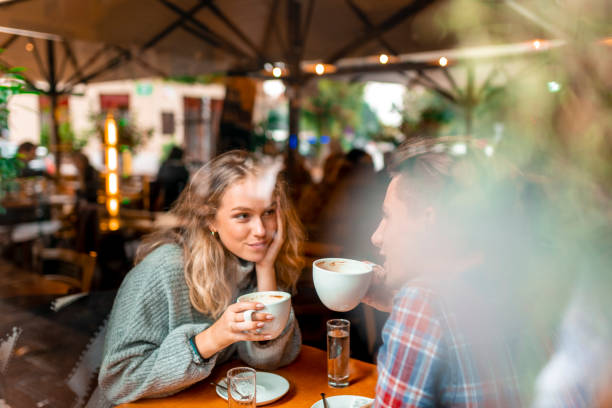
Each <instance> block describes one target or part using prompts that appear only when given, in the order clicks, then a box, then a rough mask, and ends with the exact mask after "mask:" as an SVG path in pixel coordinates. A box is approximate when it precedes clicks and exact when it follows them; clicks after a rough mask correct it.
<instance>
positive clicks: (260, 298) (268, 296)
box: [242, 293, 288, 305]
mask: <svg viewBox="0 0 612 408" xmlns="http://www.w3.org/2000/svg"><path fill="white" fill-rule="evenodd" d="M287 297H288V296H287V295H277V294H274V293H253V294H250V295H248V296H245V297H243V298H242V301H244V302H259V303H263V304H264V305H271V304H273V303H278V302H282V301H283V300H285V299H287Z"/></svg>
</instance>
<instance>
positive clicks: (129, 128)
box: [88, 113, 153, 151]
mask: <svg viewBox="0 0 612 408" xmlns="http://www.w3.org/2000/svg"><path fill="white" fill-rule="evenodd" d="M115 120H116V122H117V145H118V146H120V147H127V148H129V149H130V150H131V151H136V150H138V148H139V147H140V146H141V145H142V144H144V143H145V142H146V141H147V140H149V139H150V138H151V136H152V135H153V128H145V129H143V128H139V127H138V126H136V119H135V117H134V116H133V115H131V116H130V115H127V116H123V117H119V118H115ZM90 121H91V122H92V124H93V128H92V129H91V130H90V131H89V132H88V135H92V136H93V135H97V136H98V137H99V138H100V140H101V141H102V143H104V123H105V121H106V114H105V113H94V114H92V115H90Z"/></svg>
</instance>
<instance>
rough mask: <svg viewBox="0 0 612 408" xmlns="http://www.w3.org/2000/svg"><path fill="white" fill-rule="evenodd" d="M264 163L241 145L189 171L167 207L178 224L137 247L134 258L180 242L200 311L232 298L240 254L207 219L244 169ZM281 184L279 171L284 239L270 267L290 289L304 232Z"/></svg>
mask: <svg viewBox="0 0 612 408" xmlns="http://www.w3.org/2000/svg"><path fill="white" fill-rule="evenodd" d="M267 165H268V163H267V161H266V159H264V158H261V157H259V156H256V155H254V154H251V153H248V152H245V151H240V150H234V151H230V152H227V153H225V154H222V155H220V156H218V157H216V158H214V159H213V160H211V161H210V162H208V163H207V164H205V165H204V166H203V167H202V168H200V169H199V170H198V171H197V172H196V173H195V174H194V175H193V177H192V179H191V181H190V182H189V184H188V186H187V187H186V188H185V190H184V191H183V192H182V193H181V195H180V197H179V198H178V200H177V202H176V203H175V205H174V206H173V208H172V209H171V210H170V213H171V214H173V215H174V216H175V217H176V218H177V219H178V225H179V226H178V227H174V228H165V229H161V230H159V231H156V232H153V233H152V234H150V235H148V236H147V237H145V238H144V240H143V243H142V244H141V245H140V247H139V248H138V251H137V253H136V263H138V262H140V261H142V259H143V258H144V257H146V256H147V255H148V254H149V253H151V252H152V251H153V250H155V249H156V248H158V247H160V246H161V245H164V244H167V243H174V244H177V245H179V246H181V247H182V249H183V262H184V273H185V281H186V282H187V286H188V287H189V299H190V301H191V304H192V305H193V307H194V308H195V309H196V310H198V311H199V312H201V313H204V314H207V315H210V316H213V317H215V318H217V317H219V316H220V315H221V314H223V312H224V311H225V309H227V307H228V306H229V305H230V304H231V302H232V300H233V299H232V297H233V292H234V289H235V287H236V284H237V282H236V271H237V269H238V267H239V260H238V258H237V257H236V256H235V255H234V254H232V253H231V252H229V251H228V250H227V249H226V248H225V247H224V246H223V244H222V243H221V241H220V240H219V238H218V236H214V235H213V234H211V230H210V225H211V222H212V221H213V220H214V218H215V215H216V213H217V210H218V209H219V206H220V204H221V198H222V197H223V195H224V193H225V192H226V190H227V189H228V188H229V187H230V186H232V185H235V184H236V183H237V182H240V181H241V180H244V179H245V178H246V177H247V176H249V175H256V176H257V175H260V174H261V173H262V172H263V171H264V170H265V167H266V166H267ZM286 190H287V188H286V183H285V182H284V181H283V179H282V177H281V176H280V175H279V176H278V177H276V181H275V185H274V195H275V196H276V197H277V198H278V200H279V206H280V208H279V209H278V210H279V211H281V217H283V220H284V222H283V224H284V226H285V231H284V232H285V234H284V236H285V242H284V243H283V245H282V247H281V249H280V251H279V254H278V256H277V258H276V262H275V270H276V277H277V281H278V285H279V288H282V289H284V290H288V291H294V290H295V285H296V283H297V280H298V278H299V275H300V273H301V271H302V267H303V261H302V258H301V256H300V252H301V246H302V242H303V241H304V232H303V227H302V224H301V222H300V220H299V218H298V216H297V214H296V211H295V209H294V207H293V205H292V203H291V202H290V200H289V198H288V196H287V192H286Z"/></svg>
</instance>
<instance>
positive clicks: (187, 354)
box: [98, 245, 301, 404]
mask: <svg viewBox="0 0 612 408" xmlns="http://www.w3.org/2000/svg"><path fill="white" fill-rule="evenodd" d="M250 275H253V273H251V274H250ZM248 291H253V287H252V286H251V287H250V288H248V289H245V290H242V291H238V290H236V293H237V294H242V293H245V292H248ZM212 323H214V319H213V318H211V317H210V316H206V315H203V314H202V313H200V312H198V311H197V310H195V309H194V308H193V307H192V305H191V302H190V301H189V289H188V287H187V284H186V282H185V278H184V275H183V259H182V250H181V249H180V247H178V246H177V245H164V246H161V247H160V248H157V249H156V250H154V251H153V252H151V253H150V254H149V255H148V256H147V257H145V259H144V260H143V261H142V262H140V263H139V264H138V265H136V267H134V269H132V270H131V271H130V273H129V274H128V275H127V276H126V278H125V280H124V282H123V284H122V285H121V288H120V289H119V292H118V294H117V298H116V299H115V304H114V306H113V310H112V312H111V316H110V321H109V327H108V332H107V335H106V340H105V345H104V358H103V361H102V365H101V368H100V375H99V377H98V381H99V386H100V388H101V389H102V391H103V392H104V395H105V396H106V398H107V399H108V400H109V401H110V402H112V403H115V404H119V403H125V402H131V401H134V400H137V399H140V398H150V397H162V396H166V395H170V394H173V393H176V392H178V391H180V390H182V389H184V388H186V387H188V386H190V385H192V384H193V383H195V382H197V381H200V380H202V379H204V378H206V377H208V376H209V375H210V373H211V371H212V369H213V368H214V367H215V365H216V364H220V363H222V362H224V361H227V360H228V359H230V358H232V357H234V356H235V355H236V354H237V355H238V357H239V358H240V359H241V360H242V361H243V362H244V363H245V364H247V365H249V366H252V367H254V368H258V369H266V370H272V369H275V368H277V367H280V366H283V365H286V364H289V363H290V362H292V361H293V360H294V359H295V358H296V357H297V356H298V354H299V352H300V345H301V335H300V329H299V327H298V325H297V321H296V319H295V317H294V314H293V312H292V313H291V316H290V318H289V321H288V323H287V327H286V328H285V330H284V331H283V333H281V335H280V336H279V337H278V338H276V339H274V340H271V341H269V342H267V343H265V344H264V343H255V342H239V343H236V344H234V345H232V346H230V347H228V348H226V349H224V350H222V351H220V352H219V353H217V354H215V355H214V356H212V357H210V358H208V359H202V358H201V357H200V355H199V354H198V353H197V352H196V351H195V350H194V349H193V347H192V346H191V344H190V343H189V339H190V338H191V337H193V336H195V335H196V334H198V333H200V332H201V331H203V330H205V329H206V328H207V327H209V326H210V325H211V324H212Z"/></svg>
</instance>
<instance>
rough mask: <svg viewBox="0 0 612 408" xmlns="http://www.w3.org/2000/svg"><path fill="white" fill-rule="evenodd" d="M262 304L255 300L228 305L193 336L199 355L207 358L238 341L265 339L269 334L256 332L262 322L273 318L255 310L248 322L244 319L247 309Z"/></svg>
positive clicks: (268, 338)
mask: <svg viewBox="0 0 612 408" xmlns="http://www.w3.org/2000/svg"><path fill="white" fill-rule="evenodd" d="M263 308H264V305H263V304H261V303H255V302H238V303H234V304H232V305H230V306H229V307H228V308H227V309H226V310H225V312H223V314H222V315H221V317H220V318H219V319H218V320H217V321H216V322H215V323H214V324H213V325H212V326H210V327H209V328H208V329H206V330H204V331H203V332H200V333H198V334H197V335H196V336H195V344H196V347H197V348H198V351H199V353H200V355H201V356H202V357H204V358H209V357H211V356H213V355H214V354H215V353H218V352H219V351H221V350H223V349H224V348H226V347H228V346H230V345H232V344H234V343H236V342H239V341H265V340H270V339H271V338H272V337H271V336H270V335H263V334H259V333H257V330H258V329H261V328H262V327H263V325H264V322H269V321H271V320H273V319H274V316H272V315H271V314H267V313H261V312H256V313H253V315H252V316H251V320H252V321H250V322H247V321H245V320H244V312H245V311H247V310H255V311H257V310H261V309H263Z"/></svg>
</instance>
